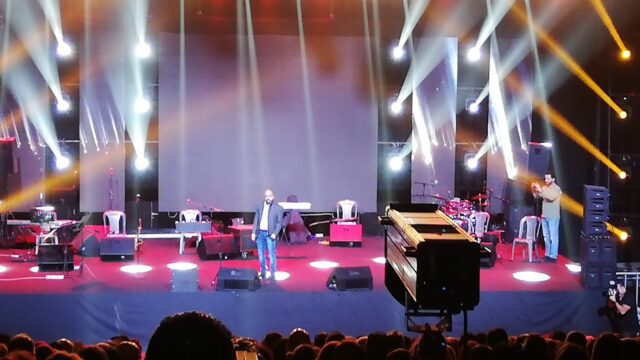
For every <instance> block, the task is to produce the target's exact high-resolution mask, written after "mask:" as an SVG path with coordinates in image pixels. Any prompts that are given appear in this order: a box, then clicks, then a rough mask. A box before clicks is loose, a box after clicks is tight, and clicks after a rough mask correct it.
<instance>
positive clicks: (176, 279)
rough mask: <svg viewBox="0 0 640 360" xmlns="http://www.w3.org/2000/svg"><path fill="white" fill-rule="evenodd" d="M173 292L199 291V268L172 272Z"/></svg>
mask: <svg viewBox="0 0 640 360" xmlns="http://www.w3.org/2000/svg"><path fill="white" fill-rule="evenodd" d="M171 291H174V292H181V291H198V267H197V266H196V267H193V268H191V269H172V270H171Z"/></svg>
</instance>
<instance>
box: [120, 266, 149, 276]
mask: <svg viewBox="0 0 640 360" xmlns="http://www.w3.org/2000/svg"><path fill="white" fill-rule="evenodd" d="M120 271H122V272H124V273H127V274H144V273H148V272H149V271H151V266H149V265H136V264H134V265H125V266H122V267H121V268H120Z"/></svg>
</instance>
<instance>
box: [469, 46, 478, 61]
mask: <svg viewBox="0 0 640 360" xmlns="http://www.w3.org/2000/svg"><path fill="white" fill-rule="evenodd" d="M481 57H482V53H481V52H480V49H479V48H477V47H475V46H474V47H472V48H471V49H469V51H467V60H469V61H471V62H476V61H478V60H480V58H481Z"/></svg>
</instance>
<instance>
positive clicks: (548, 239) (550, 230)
mask: <svg viewBox="0 0 640 360" xmlns="http://www.w3.org/2000/svg"><path fill="white" fill-rule="evenodd" d="M559 227H560V218H558V219H549V218H542V236H544V249H545V250H544V251H545V253H546V255H547V256H548V257H550V258H552V259H557V258H558V242H559V241H560V237H559V234H558V228H559Z"/></svg>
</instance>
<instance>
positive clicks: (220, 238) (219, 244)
mask: <svg viewBox="0 0 640 360" xmlns="http://www.w3.org/2000/svg"><path fill="white" fill-rule="evenodd" d="M197 252H198V256H199V257H200V260H213V259H218V258H220V257H223V258H226V257H228V256H229V255H237V254H238V253H239V252H240V251H239V250H238V247H237V246H236V243H235V239H234V238H233V235H229V234H217V235H207V236H205V237H203V238H202V240H201V241H200V243H199V244H198V248H197Z"/></svg>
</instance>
